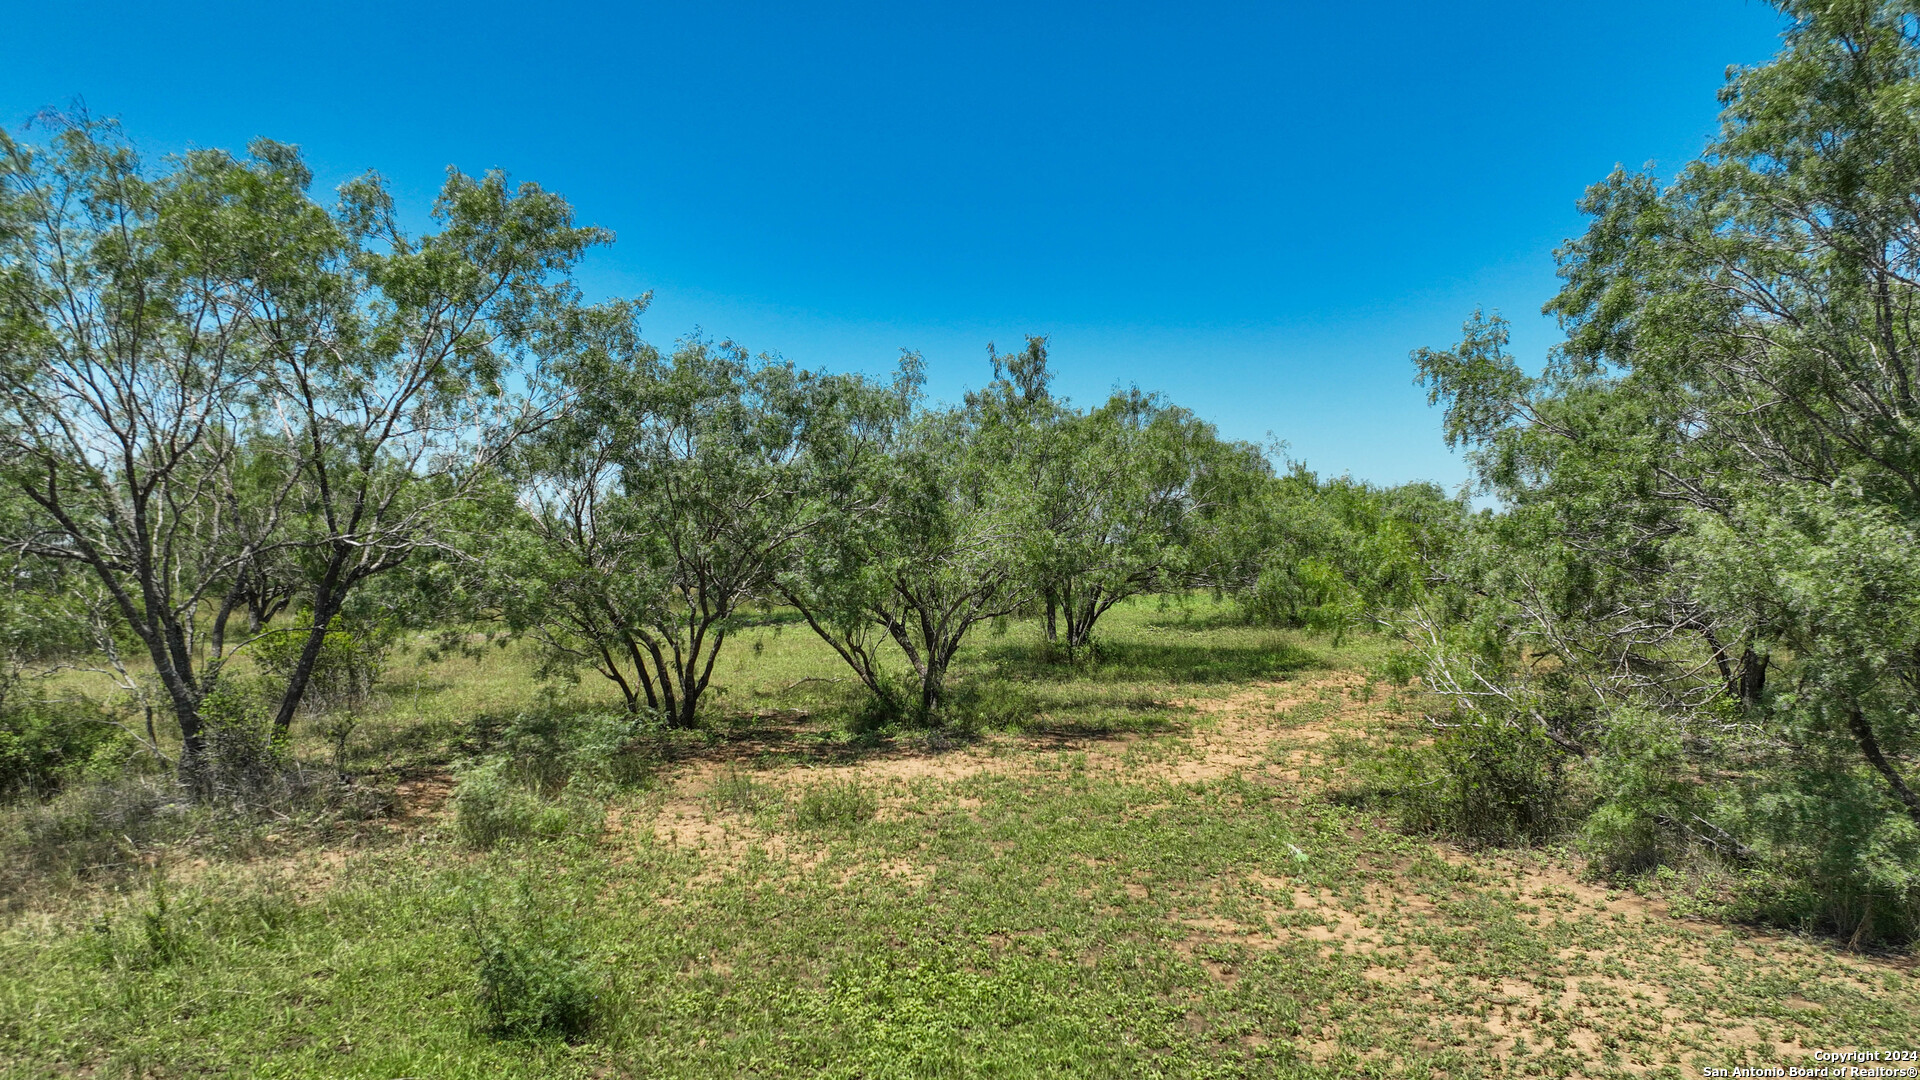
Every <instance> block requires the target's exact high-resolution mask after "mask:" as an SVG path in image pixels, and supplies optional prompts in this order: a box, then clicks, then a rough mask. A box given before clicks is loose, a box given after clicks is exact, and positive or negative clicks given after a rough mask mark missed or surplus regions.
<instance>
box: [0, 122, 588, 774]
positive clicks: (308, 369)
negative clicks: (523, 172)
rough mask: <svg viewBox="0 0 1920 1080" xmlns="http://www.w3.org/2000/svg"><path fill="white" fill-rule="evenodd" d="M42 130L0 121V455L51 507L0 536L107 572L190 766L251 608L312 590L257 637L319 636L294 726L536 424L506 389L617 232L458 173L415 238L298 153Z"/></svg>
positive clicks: (365, 191) (556, 346)
mask: <svg viewBox="0 0 1920 1080" xmlns="http://www.w3.org/2000/svg"><path fill="white" fill-rule="evenodd" d="M43 122H44V123H45V124H46V125H47V126H48V127H49V128H50V131H51V135H50V137H49V138H48V139H47V140H46V141H45V142H44V143H42V144H39V145H35V144H32V143H30V142H27V141H25V140H24V139H17V138H14V137H12V136H9V135H5V134H0V470H3V471H4V476H5V479H6V481H7V482H8V483H10V484H12V485H14V486H15V487H16V488H17V489H18V490H19V491H21V492H22V493H24V495H25V496H26V497H27V498H28V499H30V500H31V501H32V502H33V503H34V504H35V505H36V507H37V508H38V509H39V511H40V514H39V515H38V517H37V518H36V520H38V521H40V522H42V523H43V524H42V525H41V526H40V527H38V528H36V529H34V530H32V531H30V532H26V533H22V534H20V535H14V536H9V537H7V538H6V540H7V542H8V543H9V544H11V545H12V546H14V547H15V548H16V549H17V550H19V551H21V552H23V553H25V554H27V555H29V556H32V557H34V558H40V559H52V560H64V561H69V562H72V563H75V564H77V565H80V566H83V567H85V568H86V570H87V571H88V572H89V573H90V574H91V575H93V576H94V578H95V579H96V580H97V581H98V583H99V585H100V587H101V588H102V589H103V590H104V592H105V593H106V594H107V596H108V597H109V598H110V606H111V609H112V611H113V612H114V613H115V615H116V617H117V619H118V620H119V621H120V622H122V623H123V624H124V626H125V628H126V630H127V631H128V632H130V633H131V635H132V636H133V637H134V638H135V639H137V640H138V641H139V643H140V645H141V646H142V647H143V649H144V652H145V654H146V656H147V658H148V659H150V661H151V662H152V665H153V670H154V674H155V676H156V677H157V679H158V682H159V683H160V685H161V687H162V690H163V691H164V694H165V698H166V701H167V702H168V704H170V705H171V709H172V712H173V716H174V719H175V720H176V722H177V724H178V727H179V733H180V737H181V740H182V744H183V752H182V758H181V765H182V768H183V771H187V772H191V771H192V769H193V768H194V767H195V766H196V764H197V763H198V762H199V760H200V758H201V756H202V753H203V750H204V746H205V736H204V733H203V730H202V729H203V724H202V719H201V707H202V703H203V702H204V701H205V700H206V698H207V696H208V695H209V694H210V693H212V692H213V691H214V689H215V687H216V686H217V685H218V683H219V680H220V678H221V675H222V672H223V671H224V669H225V668H226V666H227V664H228V663H229V661H230V660H231V659H232V657H233V655H234V654H235V652H236V651H237V650H239V649H241V648H243V647H244V646H245V645H247V644H248V643H249V642H251V641H252V640H254V639H255V638H256V637H257V634H255V633H248V634H242V635H240V640H237V641H236V640H234V639H233V638H232V636H231V635H230V634H229V629H230V624H231V621H232V619H233V616H234V615H235V614H236V612H240V613H244V614H245V615H246V617H247V619H248V624H249V628H250V629H252V628H254V627H255V626H257V625H258V624H259V623H262V622H264V621H265V619H266V618H268V617H270V616H271V614H272V613H273V611H274V610H276V609H277V608H280V607H284V606H286V603H287V601H286V598H285V594H286V593H287V592H288V591H289V590H294V589H297V592H298V597H299V598H298V600H297V601H294V603H297V604H298V605H299V607H300V608H301V609H303V610H304V611H305V612H307V614H308V617H306V618H304V619H303V620H301V621H300V625H297V626H290V627H286V628H283V629H280V630H262V631H260V632H270V633H291V634H297V635H300V636H301V638H302V642H301V648H300V650H299V653H298V657H297V661H296V662H295V664H294V665H293V667H292V670H291V672H290V674H289V676H288V678H287V680H286V684H285V685H284V687H282V688H281V691H280V694H279V701H278V703H277V705H275V706H274V707H273V709H272V716H271V719H270V723H271V725H272V727H273V728H274V729H276V730H278V731H284V730H285V729H286V728H287V726H288V725H289V724H290V723H291V722H292V720H293V717H294V715H295V713H296V710H297V709H298V708H299V705H300V702H301V700H302V697H303V695H304V694H305V691H306V688H307V684H308V681H309V680H310V678H311V677H312V673H313V669H314V664H315V661H316V659H317V657H318V656H319V652H320V650H321V648H322V646H323V644H324V639H325V636H326V633H327V629H328V626H329V624H330V623H331V621H332V620H333V618H334V617H335V616H336V615H337V614H338V613H339V612H340V610H341V608H342V606H343V604H345V602H346V601H347V599H348V597H349V596H350V595H351V594H352V593H353V592H354V591H355V590H356V589H358V588H359V587H360V586H361V585H362V584H364V583H365V582H366V581H367V580H368V579H369V578H372V577H374V576H375V575H378V574H381V573H383V572H385V571H388V570H391V569H393V568H394V567H396V566H399V565H400V564H401V563H402V562H404V561H405V560H406V559H407V558H408V557H409V555H410V554H411V553H413V552H414V551H416V550H418V549H420V548H421V547H423V546H431V545H434V544H435V543H436V542H437V541H436V538H435V532H434V523H435V521H436V519H437V518H438V516H439V514H440V511H441V510H443V509H444V508H445V507H446V506H447V505H448V504H449V503H451V502H457V501H459V500H461V499H463V498H465V497H466V496H467V494H468V493H469V491H470V489H471V486H472V484H474V483H475V482H476V481H477V478H479V477H481V476H482V475H484V473H485V472H486V470H487V469H488V468H489V467H490V464H491V463H492V461H493V460H495V459H496V458H497V457H498V456H499V454H500V453H501V451H502V449H503V448H504V447H506V446H507V445H509V444H510V443H511V442H512V441H513V439H514V438H515V437H516V436H517V435H518V434H520V433H521V432H523V431H525V430H527V429H528V428H529V427H530V426H532V425H534V424H537V423H538V422H539V419H540V410H539V409H537V408H535V407H533V406H532V405H530V404H528V402H527V401H526V400H525V399H524V398H518V399H516V398H514V397H513V396H511V395H509V394H508V393H507V388H508V387H509V386H510V385H514V383H513V381H512V380H513V372H514V371H515V370H516V369H524V368H526V367H528V366H529V365H531V364H533V363H534V362H537V361H538V360H540V359H541V358H543V357H545V356H548V355H551V354H552V353H554V352H555V351H558V350H562V349H564V348H566V347H567V342H568V339H569V332H568V327H569V325H570V324H571V321H572V315H571V313H572V312H573V311H574V309H576V308H577V307H578V300H577V296H576V294H575V292H574V291H573V289H572V288H571V287H570V286H569V285H568V283H567V280H566V274H567V272H568V270H569V269H570V268H571V267H572V265H573V264H574V263H575V261H576V260H577V259H578V258H579V257H580V255H581V253H582V252H583V251H584V250H585V249H586V248H587V247H588V246H589V245H592V244H595V243H598V242H602V241H604V240H605V239H607V236H606V234H605V233H603V232H601V231H600V230H597V229H592V228H581V227H576V226H575V225H574V224H573V221H572V212H571V210H570V208H569V207H568V206H567V204H566V202H565V201H564V200H562V199H560V198H559V197H557V196H555V195H552V194H550V193H547V192H544V191H542V190H540V189H539V188H537V187H535V186H533V185H521V186H519V187H518V188H517V189H516V188H514V187H511V186H509V184H508V183H507V181H506V178H505V177H504V176H503V175H501V174H498V173H490V174H488V175H486V176H483V177H478V178H475V177H469V176H465V175H462V174H460V173H458V172H452V171H450V172H449V175H448V178H447V182H446V184H445V186H444V187H443V189H442V190H441V193H440V197H439V199H438V200H437V201H436V202H435V204H434V208H433V218H434V221H435V223H436V225H437V226H438V231H437V232H433V233H430V234H427V235H422V236H412V235H409V234H408V233H406V232H405V231H404V230H402V229H401V228H400V227H399V225H398V224H397V220H396V214H395V211H394V206H393V203H392V200H391V198H390V197H389V196H388V194H387V192H386V190H385V189H384V187H383V186H382V184H381V182H380V181H379V179H378V178H377V177H374V176H371V175H369V176H366V177H363V178H361V179H359V180H355V181H353V182H351V183H349V184H346V185H344V186H343V187H342V188H341V189H340V198H339V202H338V204H337V205H336V206H335V207H333V208H331V209H329V208H327V207H325V206H323V205H321V204H320V203H319V202H317V201H316V200H315V199H314V198H313V197H312V195H311V194H310V192H309V186H310V184H311V181H312V176H311V173H310V172H309V170H308V169H307V168H306V166H305V165H304V164H303V163H302V161H301V159H300V156H299V153H298V151H297V150H296V149H295V148H293V147H290V146H286V145H283V144H278V143H273V142H269V141H265V140H261V141H257V142H255V143H254V144H252V145H251V146H250V147H249V150H248V154H247V155H246V156H245V157H236V156H234V155H231V154H228V153H226V152H224V151H219V150H201V151H194V152H191V153H188V154H186V155H184V156H181V157H179V158H177V159H171V160H169V161H168V162H167V163H166V165H165V166H164V167H163V168H161V169H150V168H148V167H147V166H146V165H145V164H143V162H142V161H141V160H140V158H139V157H138V156H137V155H136V154H135V152H134V150H133V149H132V147H131V146H130V145H128V144H127V143H126V142H125V141H124V139H122V138H121V136H120V135H119V133H118V130H117V129H116V128H115V127H114V126H113V125H112V124H110V123H102V122H98V121H94V120H92V119H90V118H87V117H85V116H80V117H59V116H49V117H45V118H43ZM518 385H521V386H525V387H538V386H539V385H540V383H539V381H538V380H537V379H533V380H522V381H520V382H519V384H518ZM290 575H291V576H292V578H293V580H295V581H297V585H291V584H289V576H290Z"/></svg>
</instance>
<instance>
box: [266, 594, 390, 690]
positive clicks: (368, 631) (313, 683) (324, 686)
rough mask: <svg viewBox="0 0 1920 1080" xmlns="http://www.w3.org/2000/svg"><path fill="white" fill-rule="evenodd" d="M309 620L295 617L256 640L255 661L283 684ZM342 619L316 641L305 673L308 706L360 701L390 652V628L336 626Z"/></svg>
mask: <svg viewBox="0 0 1920 1080" xmlns="http://www.w3.org/2000/svg"><path fill="white" fill-rule="evenodd" d="M311 621H312V615H311V613H310V612H303V613H300V614H299V615H296V616H295V618H294V623H295V625H294V626H292V627H289V628H286V629H282V630H279V631H275V632H272V633H269V634H267V635H266V636H265V637H262V638H261V639H260V640H259V641H257V642H255V643H254V644H253V646H252V648H253V656H254V662H255V663H256V664H258V665H259V667H260V669H261V670H262V671H264V672H266V673H268V674H270V675H272V676H274V677H275V678H276V679H277V680H280V681H281V683H282V684H284V683H285V681H286V680H287V679H289V678H290V677H291V676H292V674H293V669H294V667H295V665H296V664H298V662H299V660H300V655H301V652H302V651H303V650H304V649H305V648H306V646H307V634H306V630H305V624H306V623H310V622H311ZM343 621H344V620H336V621H335V623H334V625H333V626H332V627H330V628H329V629H328V630H327V631H326V634H325V636H324V637H322V638H321V640H320V649H319V652H318V653H317V654H316V655H315V657H314V663H313V669H312V671H311V673H310V674H309V675H308V679H309V682H308V686H307V695H308V697H309V699H310V700H309V701H308V704H309V706H311V707H315V708H320V709H327V708H339V707H343V706H344V707H351V706H354V705H358V704H363V703H365V701H366V700H367V697H368V695H369V694H371V693H372V692H373V687H374V683H375V682H376V681H378V679H379V677H380V672H381V670H382V669H383V668H384V667H385V665H386V661H387V654H388V653H389V652H390V651H391V650H392V648H393V642H394V631H393V629H392V628H391V627H389V626H382V625H379V624H369V625H360V626H352V627H348V626H342V625H340V623H341V622H343Z"/></svg>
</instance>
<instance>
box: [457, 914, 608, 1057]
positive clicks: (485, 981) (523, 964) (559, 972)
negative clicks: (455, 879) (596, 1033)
mask: <svg viewBox="0 0 1920 1080" xmlns="http://www.w3.org/2000/svg"><path fill="white" fill-rule="evenodd" d="M580 936H581V935H580V933H579V930H578V927H575V926H573V925H572V924H571V922H570V920H568V919H566V918H563V917H562V916H560V915H559V914H557V913H555V912H553V911H551V910H549V909H547V908H545V907H544V906H542V905H540V904H538V903H537V902H536V901H535V900H534V899H533V897H532V896H531V895H530V893H528V892H527V891H526V890H525V888H524V886H523V889H522V895H521V896H520V898H519V899H518V900H517V901H516V902H515V903H514V904H512V905H511V907H510V909H509V910H508V911H507V912H506V914H505V917H504V918H503V917H500V916H499V915H497V914H495V913H483V912H476V913H475V915H474V919H473V929H472V940H473V946H474V952H475V954H476V955H475V974H476V975H477V976H478V983H479V985H478V988H477V991H476V994H475V997H476V1004H477V1005H478V1007H479V1013H480V1021H481V1027H482V1028H483V1029H484V1030H485V1031H486V1032H487V1033H488V1034H490V1035H494V1036H496V1037H500V1038H516V1039H539V1038H562V1039H573V1038H578V1037H579V1036H581V1035H584V1034H586V1032H587V1031H588V1029H589V1028H591V1027H592V1025H593V1018H594V1007H595V1005H596V996H597V995H596V994H595V987H594V979H593V973H592V971H591V970H590V969H589V967H588V965H587V963H586V958H585V954H584V951H583V950H582V949H581V947H580V944H579V942H580Z"/></svg>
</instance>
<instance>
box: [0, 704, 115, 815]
mask: <svg viewBox="0 0 1920 1080" xmlns="http://www.w3.org/2000/svg"><path fill="white" fill-rule="evenodd" d="M9 689H10V691H11V692H8V693H6V694H5V697H4V699H3V700H4V704H0V800H7V799H15V798H20V797H22V796H42V797H44V796H48V795H51V794H53V793H54V792H56V791H58V790H59V789H60V787H61V786H62V785H63V784H64V783H66V782H67V781H68V780H70V779H72V778H73V776H74V775H75V774H77V773H79V772H80V771H82V770H83V769H84V768H85V767H86V765H87V764H88V763H89V762H90V761H91V760H93V758H94V756H95V755H96V754H97V753H99V752H100V751H101V750H102V748H104V747H107V746H109V745H111V744H113V743H116V742H118V741H120V738H121V732H120V730H119V729H118V728H116V727H115V726H114V725H113V724H111V723H109V722H108V718H107V717H106V716H105V715H104V714H102V713H101V711H100V710H99V708H98V707H96V706H94V705H93V704H92V703H90V702H86V701H76V702H52V701H45V700H40V699H35V698H29V697H26V696H25V695H23V694H22V693H20V691H19V688H18V687H17V686H16V687H12V688H9Z"/></svg>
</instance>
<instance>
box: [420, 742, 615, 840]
mask: <svg viewBox="0 0 1920 1080" xmlns="http://www.w3.org/2000/svg"><path fill="white" fill-rule="evenodd" d="M515 772H516V770H515V769H514V767H513V762H512V760H511V759H509V758H507V757H504V756H496V757H490V758H487V759H486V760H484V761H481V762H479V763H478V764H475V765H472V766H469V767H468V768H466V769H465V770H463V771H462V772H461V773H460V777H459V780H458V781H457V782H456V783H455V785H454V789H453V827H454V831H455V833H457V834H458V835H459V837H460V839H461V840H462V841H464V842H465V843H466V844H467V845H468V846H470V847H475V848H489V847H493V846H495V845H497V844H501V843H504V842H507V841H512V840H523V839H537V840H557V839H560V838H562V837H566V836H571V835H576V834H579V833H581V832H583V831H597V829H598V827H599V824H600V816H599V814H598V812H597V811H596V810H595V809H594V808H592V807H591V806H589V805H587V804H586V803H585V801H584V800H581V799H579V798H574V799H569V800H567V801H565V802H554V801H551V800H549V799H546V798H543V797H542V796H541V795H540V794H539V793H538V792H537V791H535V790H533V789H532V788H530V787H529V786H528V785H527V784H526V783H525V782H524V781H521V780H519V779H517V778H516V776H515Z"/></svg>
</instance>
